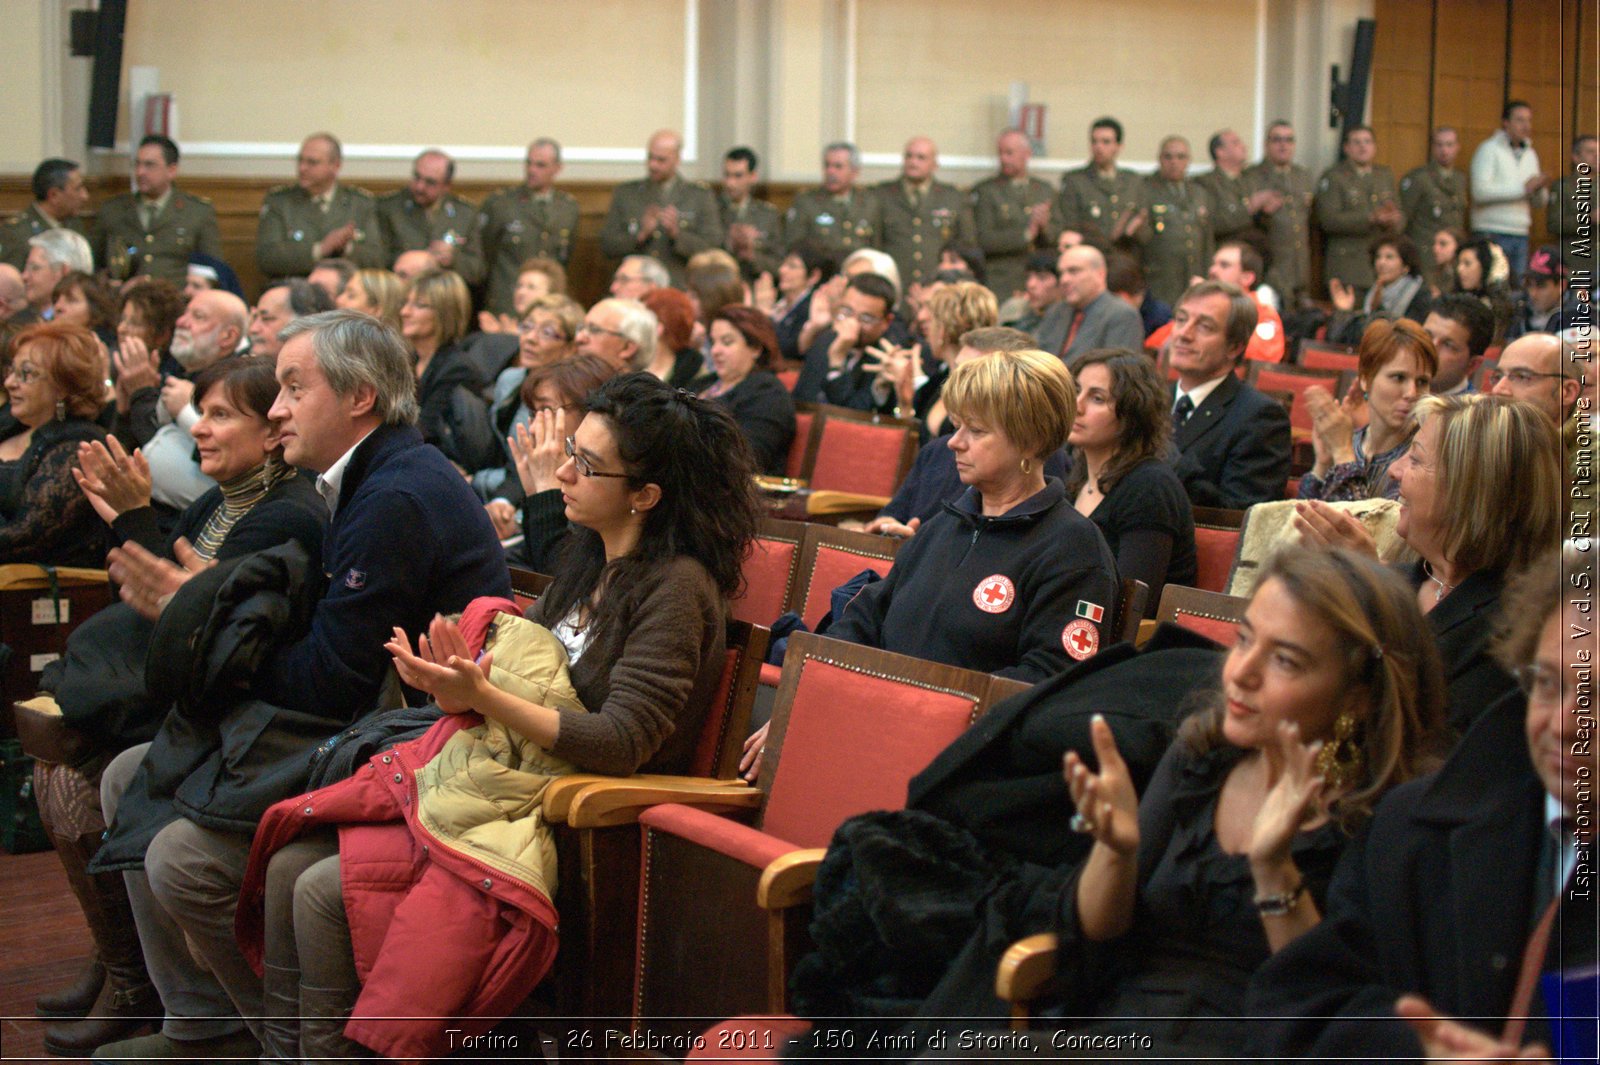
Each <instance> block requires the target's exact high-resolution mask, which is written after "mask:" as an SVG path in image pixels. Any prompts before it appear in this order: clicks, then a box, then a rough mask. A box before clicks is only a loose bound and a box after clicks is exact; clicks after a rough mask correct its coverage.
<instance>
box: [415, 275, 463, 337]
mask: <svg viewBox="0 0 1600 1065" xmlns="http://www.w3.org/2000/svg"><path fill="white" fill-rule="evenodd" d="M407 292H408V293H416V295H417V297H418V298H419V299H424V300H427V301H428V305H429V306H430V307H432V308H433V313H434V314H435V315H436V316H437V317H438V319H439V346H440V347H441V348H443V347H446V346H448V345H450V344H454V343H455V342H456V341H458V340H460V339H461V338H462V337H464V336H466V335H467V328H468V326H470V325H471V324H472V293H471V292H469V291H467V283H466V282H465V281H463V280H461V275H460V274H458V273H456V272H455V271H454V270H430V271H429V272H428V273H425V274H419V275H418V276H417V277H414V278H412V279H411V287H410V288H409V289H407Z"/></svg>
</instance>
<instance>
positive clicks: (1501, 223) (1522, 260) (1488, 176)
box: [1472, 100, 1550, 285]
mask: <svg viewBox="0 0 1600 1065" xmlns="http://www.w3.org/2000/svg"><path fill="white" fill-rule="evenodd" d="M1532 133H1533V108H1532V107H1530V106H1529V105H1528V104H1527V103H1526V102H1525V101H1523V100H1510V101H1508V102H1507V103H1506V106H1505V109H1504V110H1502V111H1501V112H1500V131H1499V132H1498V133H1496V134H1494V136H1492V137H1490V138H1489V139H1488V140H1486V141H1484V142H1483V143H1482V144H1480V145H1478V150H1477V151H1476V152H1473V153H1472V231H1473V234H1474V235H1475V236H1479V237H1484V238H1487V239H1489V240H1492V241H1494V242H1495V243H1496V244H1498V245H1500V247H1501V249H1502V250H1503V251H1504V252H1505V253H1506V259H1507V260H1509V262H1510V264H1511V283H1512V284H1513V285H1515V284H1517V283H1518V282H1519V281H1520V280H1521V279H1522V271H1523V270H1524V269H1525V268H1526V267H1527V265H1528V230H1529V229H1531V228H1532V226H1533V205H1534V204H1536V203H1542V202H1543V201H1544V196H1545V187H1546V186H1547V185H1549V184H1550V175H1548V174H1546V173H1544V172H1542V171H1541V170H1540V169H1539V156H1538V153H1536V152H1535V151H1534V150H1533V143H1532V142H1531V141H1530V140H1529V137H1530V136H1531V135H1532Z"/></svg>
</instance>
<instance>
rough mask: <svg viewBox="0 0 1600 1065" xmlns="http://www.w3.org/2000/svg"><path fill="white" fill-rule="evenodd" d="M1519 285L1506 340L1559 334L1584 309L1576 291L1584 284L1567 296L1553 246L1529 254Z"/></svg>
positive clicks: (1564, 274) (1562, 269)
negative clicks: (1520, 284) (1531, 335)
mask: <svg viewBox="0 0 1600 1065" xmlns="http://www.w3.org/2000/svg"><path fill="white" fill-rule="evenodd" d="M1522 285H1523V291H1522V293H1521V294H1520V295H1518V296H1517V300H1516V303H1515V305H1514V306H1513V307H1512V308H1511V321H1510V322H1509V323H1508V324H1507V326H1506V340H1507V341H1512V340H1515V339H1517V338H1518V337H1520V336H1525V335H1527V334H1528V333H1559V332H1561V330H1563V329H1565V328H1566V327H1567V326H1568V325H1576V324H1577V323H1578V321H1579V318H1580V315H1582V314H1583V312H1584V308H1583V305H1582V301H1580V300H1579V299H1578V298H1577V294H1578V292H1581V291H1582V289H1583V287H1584V286H1582V285H1581V283H1580V284H1579V285H1578V286H1575V288H1576V291H1574V293H1573V295H1572V296H1570V297H1569V296H1568V295H1567V292H1566V289H1567V268H1566V266H1565V265H1563V264H1562V262H1561V258H1560V255H1559V253H1558V252H1557V250H1556V249H1555V248H1552V247H1548V246H1546V247H1543V248H1540V249H1539V250H1537V251H1535V252H1534V253H1533V255H1532V256H1531V257H1530V258H1529V259H1528V268H1527V270H1526V271H1524V273H1523V275H1522Z"/></svg>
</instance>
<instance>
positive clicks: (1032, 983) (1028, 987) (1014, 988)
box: [994, 932, 1057, 1003]
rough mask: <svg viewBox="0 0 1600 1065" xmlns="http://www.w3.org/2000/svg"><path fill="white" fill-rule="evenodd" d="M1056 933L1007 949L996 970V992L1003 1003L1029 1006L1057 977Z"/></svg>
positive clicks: (1019, 943) (1013, 945)
mask: <svg viewBox="0 0 1600 1065" xmlns="http://www.w3.org/2000/svg"><path fill="white" fill-rule="evenodd" d="M1056 947H1057V942H1056V934H1055V933H1054V932H1040V933H1039V934H1038V935H1032V936H1028V937H1027V938H1025V939H1019V940H1017V941H1016V942H1015V943H1013V944H1011V946H1009V947H1007V948H1006V952H1005V954H1004V955H1003V956H1002V957H1001V958H1000V967H999V968H998V969H997V970H996V971H995V976H994V993H995V995H996V997H998V998H999V999H1000V1000H1001V1001H1002V1002H1013V1003H1018V1002H1021V1003H1026V1002H1032V1001H1033V1000H1034V999H1035V998H1037V997H1038V995H1039V991H1040V990H1041V989H1042V988H1043V987H1044V985H1045V984H1046V983H1047V982H1049V980H1050V978H1051V977H1053V976H1055V974H1056Z"/></svg>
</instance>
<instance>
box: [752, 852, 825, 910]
mask: <svg viewBox="0 0 1600 1065" xmlns="http://www.w3.org/2000/svg"><path fill="white" fill-rule="evenodd" d="M827 853H828V851H827V848H825V847H807V848H805V849H804V850H797V851H791V852H789V853H788V854H785V855H784V856H783V857H782V858H778V859H775V860H774V861H773V862H772V864H771V865H769V866H767V867H766V868H765V869H763V870H762V872H761V881H760V883H758V884H757V885H756V905H757V906H760V907H761V908H762V909H766V910H786V909H788V908H789V907H791V906H798V905H799V904H800V903H802V902H809V901H811V885H812V884H813V883H815V882H816V879H817V867H818V866H820V865H821V864H822V856H823V855H824V854H827Z"/></svg>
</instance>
